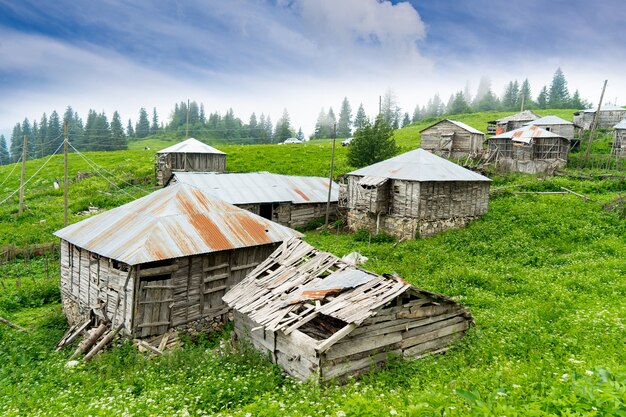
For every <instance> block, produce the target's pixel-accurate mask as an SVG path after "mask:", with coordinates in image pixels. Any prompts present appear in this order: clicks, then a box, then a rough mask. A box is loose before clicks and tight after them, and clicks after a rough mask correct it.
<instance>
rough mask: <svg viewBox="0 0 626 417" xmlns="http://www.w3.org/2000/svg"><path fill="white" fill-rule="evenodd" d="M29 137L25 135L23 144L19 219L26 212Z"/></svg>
mask: <svg viewBox="0 0 626 417" xmlns="http://www.w3.org/2000/svg"><path fill="white" fill-rule="evenodd" d="M27 149H28V136H26V135H24V142H23V144H22V175H21V176H20V207H19V208H18V210H17V217H20V216H21V215H22V213H23V212H24V177H25V176H26V158H27V157H28V153H27V152H26V150H27Z"/></svg>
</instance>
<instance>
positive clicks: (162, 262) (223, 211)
mask: <svg viewBox="0 0 626 417" xmlns="http://www.w3.org/2000/svg"><path fill="white" fill-rule="evenodd" d="M55 235H56V236H58V237H60V238H61V255H60V256H61V298H62V301H63V310H64V312H65V313H66V315H67V317H68V320H69V321H70V323H71V324H75V323H79V322H81V323H82V322H83V321H85V319H86V318H89V316H90V315H95V317H96V319H97V321H100V322H109V323H111V324H112V325H114V326H117V325H120V324H123V325H124V329H123V333H124V334H126V335H128V336H131V337H135V338H142V337H148V336H153V335H159V334H163V333H165V332H166V331H167V330H168V329H170V328H173V327H178V326H181V325H184V324H187V323H190V322H199V323H200V324H202V323H203V321H210V320H212V319H214V318H216V317H220V316H221V315H223V314H225V313H226V312H227V311H228V307H227V306H226V305H225V304H224V303H223V302H222V296H223V295H224V293H225V292H226V291H227V290H228V289H230V288H231V287H232V286H233V285H235V284H236V283H238V282H239V281H241V280H242V279H243V278H244V277H245V276H246V274H247V273H248V272H250V271H252V270H253V269H254V268H255V267H256V266H257V265H259V264H260V263H261V262H263V261H264V260H265V259H266V258H267V257H268V256H269V255H270V254H271V253H272V252H273V251H274V250H275V249H276V248H277V247H278V245H279V244H280V243H281V242H282V241H284V240H286V239H288V238H291V237H294V236H301V235H300V234H299V233H298V232H296V231H294V230H291V229H288V228H286V227H284V226H281V225H279V224H276V223H273V222H271V221H269V220H266V219H263V218H261V217H259V216H256V215H254V214H252V213H250V212H248V211H246V210H243V209H240V208H238V207H235V206H233V205H231V204H228V203H226V202H224V201H221V200H219V199H216V198H214V197H212V196H211V195H210V194H208V193H206V192H204V191H202V190H200V189H198V188H196V187H193V186H190V185H186V184H178V185H176V186H172V187H167V188H164V189H161V190H158V191H155V192H153V193H152V194H149V195H147V196H145V197H143V198H140V199H137V200H135V201H132V202H130V203H128V204H125V205H123V206H120V207H117V208H114V209H112V210H109V211H107V212H104V213H101V214H98V215H96V216H93V217H90V218H88V219H85V220H83V221H81V222H78V223H75V224H73V225H70V226H67V227H66V228H64V229H61V230H59V231H57V232H55Z"/></svg>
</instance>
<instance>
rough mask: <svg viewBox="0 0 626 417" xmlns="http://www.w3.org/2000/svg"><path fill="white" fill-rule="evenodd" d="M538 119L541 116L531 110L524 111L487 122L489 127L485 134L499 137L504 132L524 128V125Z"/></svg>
mask: <svg viewBox="0 0 626 417" xmlns="http://www.w3.org/2000/svg"><path fill="white" fill-rule="evenodd" d="M539 118H541V116H539V115H538V114H537V113H535V112H533V111H531V110H524V111H522V112H519V113H516V114H513V115H511V116H507V117H504V118H502V119H498V120H493V121H491V122H489V125H490V127H489V128H488V131H487V133H490V134H493V133H495V134H496V135H499V134H501V133H504V132H510V131H511V130H515V129H519V128H520V127H522V126H524V124H526V123H528V122H532V121H533V120H537V119H539Z"/></svg>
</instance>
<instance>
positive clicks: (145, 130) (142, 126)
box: [135, 106, 187, 139]
mask: <svg viewBox="0 0 626 417" xmlns="http://www.w3.org/2000/svg"><path fill="white" fill-rule="evenodd" d="M186 110H187V106H185V111H186ZM149 134H150V122H149V121H148V113H147V112H146V109H144V108H143V107H142V108H141V109H139V120H138V121H137V125H136V126H135V137H137V138H138V139H141V138H145V137H146V136H148V135H149Z"/></svg>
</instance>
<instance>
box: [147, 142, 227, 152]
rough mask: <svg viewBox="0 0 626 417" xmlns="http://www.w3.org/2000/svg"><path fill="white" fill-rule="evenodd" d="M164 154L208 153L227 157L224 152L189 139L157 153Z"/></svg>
mask: <svg viewBox="0 0 626 417" xmlns="http://www.w3.org/2000/svg"><path fill="white" fill-rule="evenodd" d="M164 153H208V154H216V155H226V154H225V153H224V152H222V151H220V150H217V149H215V148H214V147H212V146H209V145H207V144H206V143H203V142H200V141H199V140H197V139H194V138H189V139H187V140H184V141H182V142H180V143H177V144H176V145H172V146H170V147H168V148H165V149H161V150H160V151H158V152H157V154H164Z"/></svg>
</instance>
